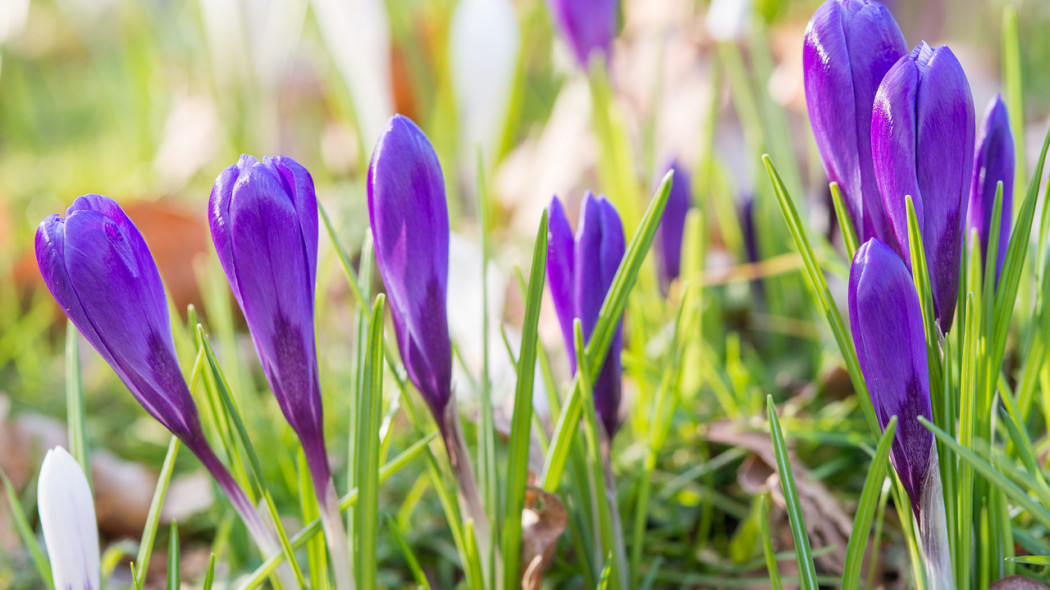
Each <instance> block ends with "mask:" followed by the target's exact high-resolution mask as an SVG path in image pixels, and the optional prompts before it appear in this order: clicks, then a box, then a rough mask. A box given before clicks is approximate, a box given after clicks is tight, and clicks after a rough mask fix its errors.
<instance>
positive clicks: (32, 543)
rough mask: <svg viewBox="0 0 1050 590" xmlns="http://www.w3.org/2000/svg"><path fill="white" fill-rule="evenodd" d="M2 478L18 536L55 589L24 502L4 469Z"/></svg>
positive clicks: (49, 569)
mask: <svg viewBox="0 0 1050 590" xmlns="http://www.w3.org/2000/svg"><path fill="white" fill-rule="evenodd" d="M0 480H3V482H4V491H5V492H6V493H7V505H8V507H9V508H10V509H11V518H12V520H14V521H15V529H16V530H18V536H19V537H21V538H22V544H23V545H25V546H26V548H27V549H29V555H30V556H32V558H33V565H34V566H36V571H37V573H39V574H40V579H42V580H43V581H44V583H46V584H47V588H48V590H55V581H54V579H53V578H52V576H51V563H50V562H48V560H47V557H45V556H44V552H43V551H41V550H40V544H39V543H37V540H36V535H34V534H33V529H32V528H31V527H30V526H29V519H27V518H26V513H25V511H24V510H22V503H21V502H19V501H18V494H16V493H15V486H13V485H11V480H10V479H8V478H7V474H6V473H4V472H3V471H2V470H0Z"/></svg>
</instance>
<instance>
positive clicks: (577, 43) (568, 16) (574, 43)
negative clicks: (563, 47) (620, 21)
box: [547, 0, 619, 71]
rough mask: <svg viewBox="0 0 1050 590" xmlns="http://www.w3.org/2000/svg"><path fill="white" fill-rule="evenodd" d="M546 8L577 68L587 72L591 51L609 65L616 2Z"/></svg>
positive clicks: (558, 0) (571, 2)
mask: <svg viewBox="0 0 1050 590" xmlns="http://www.w3.org/2000/svg"><path fill="white" fill-rule="evenodd" d="M547 5H548V7H549V8H550V11H551V16H552V17H553V18H554V22H555V25H556V28H557V29H558V30H560V31H561V34H562V37H564V38H565V41H566V42H567V43H568V44H569V47H571V48H572V52H573V55H575V56H576V62H577V63H578V64H579V65H580V67H581V68H583V69H584V70H585V71H586V70H587V68H588V67H589V66H590V59H591V53H592V52H595V51H596V52H598V53H600V54H602V56H603V57H604V58H605V61H606V62H608V61H609V56H610V55H611V54H612V41H613V38H614V37H616V18H617V15H616V12H617V10H618V9H619V2H618V1H617V0H548V1H547Z"/></svg>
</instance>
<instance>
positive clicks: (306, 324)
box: [208, 155, 328, 483]
mask: <svg viewBox="0 0 1050 590" xmlns="http://www.w3.org/2000/svg"><path fill="white" fill-rule="evenodd" d="M208 212H209V216H208V217H209V223H210V225H211V234H212V240H213V241H214V243H215V249H216V251H217V252H218V253H219V261H220V262H221V263H222V268H223V270H224V271H225V272H226V278H227V279H228V280H229V282H230V286H231V287H232V289H233V293H234V296H235V297H236V299H237V303H239V304H240V306H241V311H243V312H244V318H245V320H246V321H247V323H248V329H249V331H250V332H251V334H252V341H253V342H254V343H255V350H256V352H257V353H258V354H259V360H260V362H261V363H262V366H263V372H264V373H265V375H266V380H267V381H268V382H269V384H270V388H271V389H273V392H274V395H275V396H276V398H277V402H278V404H279V405H280V407H281V411H282V412H283V413H284V416H285V418H286V419H287V420H288V423H289V424H291V426H292V428H293V429H294V430H295V432H296V433H297V434H298V435H299V438H300V440H301V441H302V444H303V448H304V449H305V450H306V452H307V455H306V456H307V458H308V459H310V465H311V467H312V468H313V469H314V470H315V474H318V477H321V476H324V481H322V483H326V482H327V474H328V468H327V465H328V460H327V458H326V456H325V452H324V428H323V418H322V414H323V412H322V408H321V387H320V380H319V378H318V369H317V351H316V347H315V336H314V284H315V279H316V276H317V197H316V195H315V193H314V183H313V179H312V178H311V177H310V173H309V172H307V170H306V168H303V167H302V166H301V165H300V164H299V163H298V162H296V161H295V160H293V159H291V158H288V157H286V156H275V157H272V158H264V159H263V161H262V162H259V161H258V160H256V159H255V158H253V157H252V156H248V155H244V156H241V158H240V160H239V161H238V162H237V163H236V164H234V165H233V166H230V167H229V168H227V169H226V170H224V171H223V172H222V174H220V175H219V177H218V178H217V179H216V181H215V186H214V187H213V188H212V191H211V199H210V200H209V203H208Z"/></svg>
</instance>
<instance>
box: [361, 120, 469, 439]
mask: <svg viewBox="0 0 1050 590" xmlns="http://www.w3.org/2000/svg"><path fill="white" fill-rule="evenodd" d="M368 213H369V219H370V221H371V224H372V236H373V240H374V241H375V252H376V261H377V263H378V265H379V274H380V275H382V277H383V284H384V285H385V286H386V294H387V301H388V302H389V304H390V313H391V315H392V316H393V318H394V329H395V331H396V332H397V344H398V348H399V349H400V351H401V360H402V362H404V365H405V370H406V371H407V372H408V377H409V379H411V380H412V383H413V384H415V386H416V388H417V389H419V392H420V394H422V396H423V398H424V399H425V400H426V401H427V403H428V404H429V405H430V409H431V411H433V413H434V415H435V416H436V417H437V418H438V421H439V424H441V423H442V421H443V418H442V417H443V415H444V410H445V406H446V405H447V404H448V401H449V398H450V396H451V394H452V341H451V339H450V338H449V331H448V312H447V309H446V303H445V302H446V291H447V288H448V233H449V225H448V203H447V202H446V201H445V181H444V179H443V177H442V175H441V165H440V163H439V162H438V159H437V154H436V153H434V148H433V147H432V146H431V145H430V141H429V140H428V139H427V137H426V135H424V134H423V132H422V131H421V130H420V129H419V127H417V126H416V124H415V123H413V122H412V121H411V120H409V119H408V118H407V117H404V116H401V115H395V116H394V117H393V118H391V119H390V122H389V123H388V124H387V127H386V130H385V131H383V134H382V135H381V136H380V137H379V142H378V143H377V144H376V147H375V151H374V152H373V153H372V161H371V164H370V165H369V167H368Z"/></svg>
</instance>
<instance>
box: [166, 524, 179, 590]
mask: <svg viewBox="0 0 1050 590" xmlns="http://www.w3.org/2000/svg"><path fill="white" fill-rule="evenodd" d="M179 561H180V560H179V524H178V523H177V522H175V521H174V520H173V521H171V533H170V534H169V535H168V590H180V588H181V587H182V576H181V575H180V572H179Z"/></svg>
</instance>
